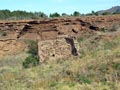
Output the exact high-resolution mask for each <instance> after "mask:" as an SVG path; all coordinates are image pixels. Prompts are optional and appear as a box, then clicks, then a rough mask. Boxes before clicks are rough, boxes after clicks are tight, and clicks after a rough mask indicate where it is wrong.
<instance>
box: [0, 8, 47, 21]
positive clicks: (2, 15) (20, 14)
mask: <svg viewBox="0 0 120 90" xmlns="http://www.w3.org/2000/svg"><path fill="white" fill-rule="evenodd" d="M46 17H47V15H46V14H44V13H43V12H35V13H33V12H26V11H20V10H17V11H10V10H0V19H1V20H21V19H36V18H46Z"/></svg>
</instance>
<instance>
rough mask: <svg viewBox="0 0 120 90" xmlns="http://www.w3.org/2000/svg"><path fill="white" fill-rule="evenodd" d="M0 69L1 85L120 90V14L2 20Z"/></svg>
mask: <svg viewBox="0 0 120 90" xmlns="http://www.w3.org/2000/svg"><path fill="white" fill-rule="evenodd" d="M33 41H35V42H36V43H35V44H36V46H37V50H36V51H37V52H33V53H35V54H36V53H37V55H38V56H39V62H40V64H39V65H37V66H35V67H32V64H30V65H29V68H24V67H23V62H24V61H25V59H26V58H27V57H29V55H30V54H29V53H28V51H29V48H30V47H31V46H30V45H29V44H30V43H31V42H33ZM31 45H33V46H34V44H33V43H31ZM36 46H35V47H36ZM32 51H34V49H33V48H32ZM0 73H1V74H0V90H119V88H120V16H119V15H112V16H85V17H68V18H54V19H41V20H19V21H0Z"/></svg>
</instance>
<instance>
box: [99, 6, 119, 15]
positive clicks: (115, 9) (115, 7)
mask: <svg viewBox="0 0 120 90" xmlns="http://www.w3.org/2000/svg"><path fill="white" fill-rule="evenodd" d="M105 12H109V13H111V14H112V13H120V6H114V7H112V8H110V9H107V10H101V11H98V13H99V14H102V13H105Z"/></svg>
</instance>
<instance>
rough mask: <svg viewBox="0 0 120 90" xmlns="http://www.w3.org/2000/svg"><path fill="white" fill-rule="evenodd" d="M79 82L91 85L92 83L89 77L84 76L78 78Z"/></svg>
mask: <svg viewBox="0 0 120 90" xmlns="http://www.w3.org/2000/svg"><path fill="white" fill-rule="evenodd" d="M77 81H78V82H81V83H87V84H90V83H91V81H90V80H89V79H88V78H87V77H85V76H83V75H78V76H77Z"/></svg>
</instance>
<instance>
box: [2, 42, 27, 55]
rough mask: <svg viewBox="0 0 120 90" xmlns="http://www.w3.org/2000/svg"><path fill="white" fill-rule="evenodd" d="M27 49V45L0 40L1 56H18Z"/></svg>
mask: <svg viewBox="0 0 120 90" xmlns="http://www.w3.org/2000/svg"><path fill="white" fill-rule="evenodd" d="M25 48H26V45H25V43H23V42H21V41H16V40H0V56H3V55H16V54H17V53H19V52H21V51H23V50H24V49H25Z"/></svg>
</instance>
